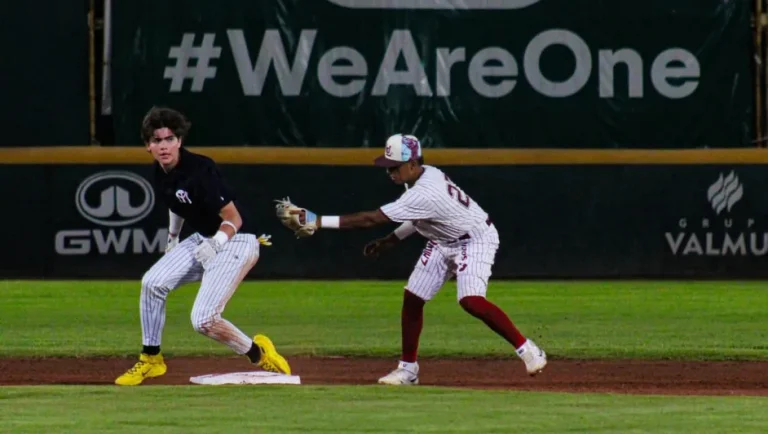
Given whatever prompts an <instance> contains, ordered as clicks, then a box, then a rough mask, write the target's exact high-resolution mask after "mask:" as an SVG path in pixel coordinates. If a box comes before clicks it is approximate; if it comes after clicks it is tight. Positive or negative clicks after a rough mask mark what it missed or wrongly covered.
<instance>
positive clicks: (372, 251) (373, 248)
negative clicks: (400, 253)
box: [363, 237, 397, 258]
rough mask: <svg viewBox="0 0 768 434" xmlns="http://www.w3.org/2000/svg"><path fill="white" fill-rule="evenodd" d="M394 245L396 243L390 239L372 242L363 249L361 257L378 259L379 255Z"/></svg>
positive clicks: (385, 238)
mask: <svg viewBox="0 0 768 434" xmlns="http://www.w3.org/2000/svg"><path fill="white" fill-rule="evenodd" d="M395 244H397V241H395V240H392V239H391V237H384V238H379V239H376V240H373V241H371V242H370V243H368V244H366V245H365V247H363V256H369V257H372V258H378V257H379V255H380V254H381V253H383V252H386V251H387V250H389V249H391V248H392V247H394V246H395Z"/></svg>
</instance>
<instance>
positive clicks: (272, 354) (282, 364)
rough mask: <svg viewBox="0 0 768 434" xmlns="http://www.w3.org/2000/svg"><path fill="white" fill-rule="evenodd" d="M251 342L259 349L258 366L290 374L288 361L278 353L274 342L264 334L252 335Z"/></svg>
mask: <svg viewBox="0 0 768 434" xmlns="http://www.w3.org/2000/svg"><path fill="white" fill-rule="evenodd" d="M253 342H254V343H255V344H256V346H258V347H259V350H261V358H260V359H259V363H257V364H256V366H258V367H259V368H261V369H263V370H265V371H269V372H277V373H279V374H287V375H290V374H291V367H290V366H289V365H288V361H286V360H285V358H284V357H283V356H281V355H280V354H278V352H277V350H276V349H275V344H273V343H272V341H271V340H270V339H269V338H268V337H266V336H264V335H256V336H254V337H253Z"/></svg>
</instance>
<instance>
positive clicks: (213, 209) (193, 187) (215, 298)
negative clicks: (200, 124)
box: [115, 108, 291, 386]
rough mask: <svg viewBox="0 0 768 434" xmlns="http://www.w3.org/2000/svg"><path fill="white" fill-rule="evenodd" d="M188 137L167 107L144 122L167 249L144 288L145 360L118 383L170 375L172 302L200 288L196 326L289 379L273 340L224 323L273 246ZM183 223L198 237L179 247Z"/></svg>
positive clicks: (195, 308)
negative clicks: (179, 292) (166, 336)
mask: <svg viewBox="0 0 768 434" xmlns="http://www.w3.org/2000/svg"><path fill="white" fill-rule="evenodd" d="M188 130H189V123H188V122H187V120H186V118H185V117H184V116H183V115H182V114H181V113H179V112H177V111H175V110H172V109H168V108H153V109H152V110H150V111H149V113H147V115H146V117H145V118H144V121H143V123H142V128H141V133H142V139H143V140H144V142H145V145H146V148H147V151H148V152H149V153H151V154H152V156H153V157H154V159H155V163H154V168H155V180H154V185H155V190H156V192H157V194H158V196H159V197H160V198H161V199H162V201H163V202H164V203H165V204H166V205H167V206H168V208H169V229H168V244H167V247H166V251H165V255H164V256H163V257H162V258H160V260H158V261H157V262H156V263H155V264H154V265H153V266H152V267H151V268H150V269H149V271H147V272H146V273H145V274H144V277H143V279H142V281H141V296H140V313H141V333H142V340H143V348H142V351H141V354H140V356H139V361H138V362H136V364H135V365H133V367H131V368H130V369H128V371H126V372H125V373H124V374H123V375H121V376H119V377H118V378H117V379H116V380H115V384H118V385H122V386H135V385H138V384H141V383H142V382H143V381H144V380H145V379H147V378H152V377H159V376H161V375H163V374H165V372H166V370H167V367H166V364H165V361H164V360H163V355H162V354H161V352H160V341H161V337H162V333H163V327H164V325H165V303H166V298H167V297H168V294H169V293H170V292H171V291H173V290H174V289H176V288H178V287H179V286H181V285H183V284H185V283H189V282H197V281H201V285H200V290H199V291H198V293H197V298H196V299H195V303H194V306H193V307H192V314H191V320H192V327H193V328H194V329H195V330H196V331H197V332H199V333H201V334H203V335H205V336H207V337H209V338H211V339H214V340H216V341H218V342H220V343H222V344H224V345H227V346H228V347H230V348H231V349H232V350H233V351H234V352H236V353H237V354H241V355H245V356H247V357H248V358H249V359H250V361H251V362H252V363H254V364H256V365H257V366H258V367H260V368H262V369H264V370H266V371H272V372H279V373H284V374H290V371H291V369H290V366H289V365H288V362H287V361H286V360H285V359H284V358H283V357H282V356H281V355H280V354H278V352H277V350H276V349H275V346H274V344H273V343H272V341H271V340H270V339H269V338H268V337H266V336H264V335H256V336H255V337H254V338H250V337H249V336H248V335H246V334H245V333H243V332H242V331H241V330H240V329H238V328H237V327H235V326H234V325H233V324H232V323H231V322H229V321H227V320H226V319H224V318H222V316H221V314H222V312H223V311H224V307H225V306H226V304H227V302H228V301H229V299H230V298H231V297H232V295H233V294H234V293H235V290H236V289H237V286H238V285H239V284H240V282H241V281H242V279H243V278H244V277H245V275H246V274H247V273H248V271H249V270H250V269H251V268H253V266H254V265H255V264H256V262H257V261H258V259H259V246H260V244H266V245H269V244H270V243H269V237H268V236H261V237H258V238H257V237H256V236H255V235H253V234H252V233H249V232H250V231H249V228H250V227H251V226H252V223H251V222H248V221H247V220H248V219H245V218H243V216H241V214H240V212H239V210H238V207H237V205H236V202H237V200H236V198H235V195H234V193H233V192H232V190H231V189H230V188H228V186H227V185H226V183H225V182H224V179H223V177H222V176H221V174H220V173H219V170H218V168H217V167H216V164H215V163H214V161H213V160H211V159H210V158H208V157H205V156H203V155H199V154H196V153H193V152H190V151H188V150H187V149H185V148H182V147H181V145H182V141H183V139H184V138H185V137H186V134H187V132H188ZM185 223H186V224H187V225H188V226H190V227H192V229H193V230H194V233H192V234H191V235H190V236H188V237H187V238H186V239H185V240H184V241H182V242H179V233H180V231H181V228H182V225H184V224H185Z"/></svg>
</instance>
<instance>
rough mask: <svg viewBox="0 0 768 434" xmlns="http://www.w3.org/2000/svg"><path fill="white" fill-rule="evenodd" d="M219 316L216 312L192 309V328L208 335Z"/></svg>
mask: <svg viewBox="0 0 768 434" xmlns="http://www.w3.org/2000/svg"><path fill="white" fill-rule="evenodd" d="M220 318H221V316H220V315H218V314H215V313H207V312H200V311H195V310H194V309H193V310H192V316H191V319H192V328H193V329H194V330H195V331H196V332H198V333H200V334H204V335H209V334H210V333H211V330H212V329H213V328H214V325H215V324H216V322H217V321H219V319H220Z"/></svg>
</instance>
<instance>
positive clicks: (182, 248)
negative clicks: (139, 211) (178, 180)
mask: <svg viewBox="0 0 768 434" xmlns="http://www.w3.org/2000/svg"><path fill="white" fill-rule="evenodd" d="M203 239H204V238H203V237H202V236H201V235H200V234H198V233H194V234H192V235H190V236H189V237H187V239H185V240H184V241H182V242H180V243H179V245H177V246H176V247H175V248H174V249H172V250H171V251H170V252H168V253H166V254H165V255H164V256H163V257H162V258H160V259H159V260H158V261H157V262H156V263H155V264H154V265H153V266H152V267H151V268H150V269H149V271H147V272H146V273H145V274H144V278H143V279H142V281H141V297H140V310H141V332H142V340H143V345H147V346H159V345H160V342H161V340H162V334H163V327H164V326H165V301H166V298H167V297H168V294H169V293H170V292H171V291H173V290H174V289H176V288H178V287H179V286H181V285H184V284H185V283H190V282H197V281H201V284H200V289H199V291H198V293H197V298H195V303H194V305H193V307H192V315H191V319H192V327H193V328H194V329H195V330H196V331H197V332H199V333H202V334H204V335H206V336H208V337H210V338H212V339H215V340H216V341H219V342H221V343H223V344H225V345H227V346H229V347H230V348H232V350H234V351H235V352H236V353H238V354H245V353H246V352H248V350H249V349H250V348H251V343H252V342H253V340H252V339H251V338H250V337H248V336H247V335H246V334H245V333H243V332H242V331H240V329H238V328H237V327H235V326H234V325H233V324H232V323H230V322H229V321H227V320H225V319H224V318H222V317H221V313H222V312H223V311H224V307H225V306H226V304H227V302H228V301H229V299H230V298H232V295H233V294H234V293H235V290H236V289H237V287H238V285H239V284H240V282H241V281H242V280H243V278H244V277H245V275H246V274H247V273H248V271H249V270H250V269H251V268H253V266H254V265H256V262H257V261H258V260H259V242H258V240H257V239H256V236H255V235H252V234H236V235H235V236H234V237H233V238H232V239H231V240H229V241H227V242H226V243H225V244H224V246H223V248H222V250H221V251H220V252H219V253H218V254H217V255H216V256H215V257H214V258H213V259H212V260H211V262H210V263H209V264H208V268H207V269H206V270H204V269H203V266H202V265H200V263H199V262H197V260H195V257H194V250H195V247H197V245H198V244H200V243H201V242H202V241H203Z"/></svg>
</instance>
